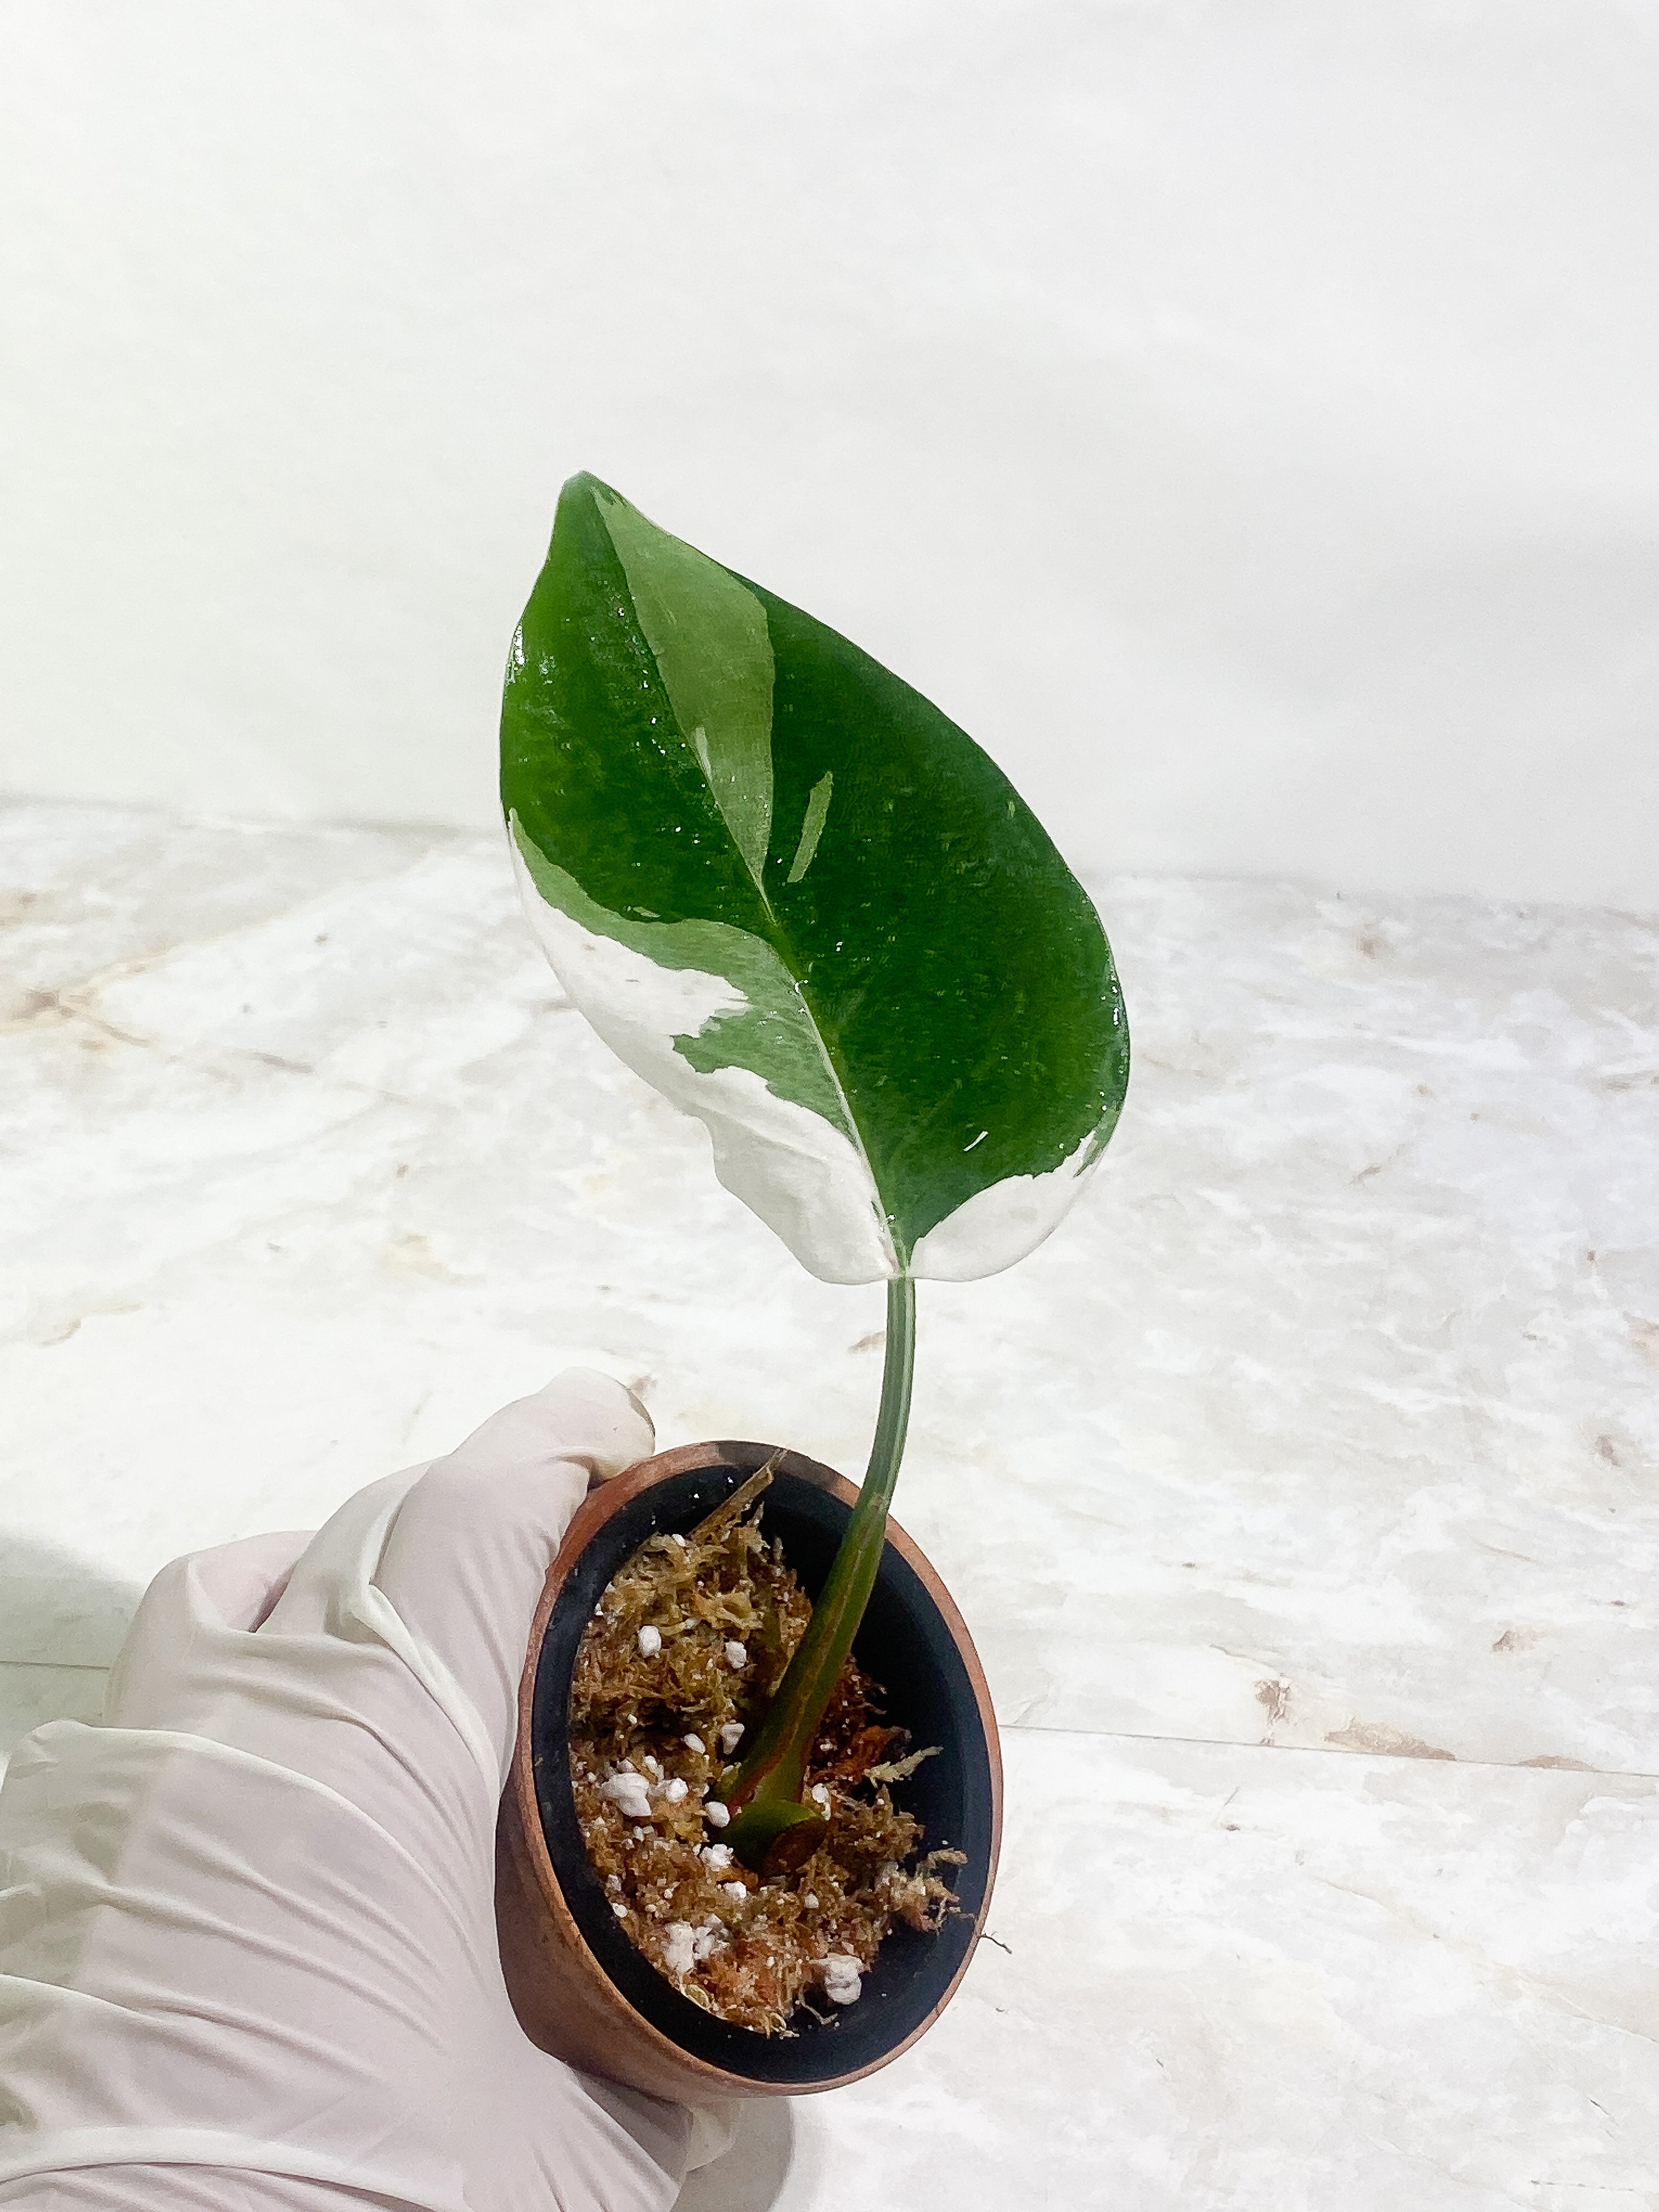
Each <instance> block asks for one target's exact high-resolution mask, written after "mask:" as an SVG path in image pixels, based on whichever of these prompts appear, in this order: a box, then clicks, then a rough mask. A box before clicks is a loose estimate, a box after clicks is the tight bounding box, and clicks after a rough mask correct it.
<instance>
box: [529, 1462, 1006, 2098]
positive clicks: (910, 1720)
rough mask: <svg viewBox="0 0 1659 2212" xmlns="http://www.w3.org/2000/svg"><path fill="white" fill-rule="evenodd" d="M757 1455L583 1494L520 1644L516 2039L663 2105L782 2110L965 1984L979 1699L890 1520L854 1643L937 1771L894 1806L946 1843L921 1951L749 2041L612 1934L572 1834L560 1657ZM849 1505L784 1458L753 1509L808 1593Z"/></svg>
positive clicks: (987, 1766)
mask: <svg viewBox="0 0 1659 2212" xmlns="http://www.w3.org/2000/svg"><path fill="white" fill-rule="evenodd" d="M773 1449H774V1448H773V1447H772V1446H770V1445H768V1444H757V1443H706V1444H686V1445H683V1446H681V1447H680V1449H678V1450H676V1451H668V1452H660V1453H659V1454H658V1455H657V1456H656V1457H655V1458H654V1459H648V1460H641V1462H640V1463H639V1465H638V1466H637V1467H634V1468H629V1470H628V1472H627V1473H626V1474H623V1475H619V1476H618V1477H617V1480H615V1481H614V1482H609V1483H606V1484H605V1485H604V1486H602V1487H600V1488H599V1489H597V1490H595V1491H593V1492H592V1493H591V1494H590V1496H589V1497H588V1498H587V1500H586V1504H584V1505H583V1506H582V1508H581V1510H580V1511H579V1512H578V1514H577V1515H576V1517H575V1519H574V1521H573V1522H571V1524H570V1528H569V1530H568V1534H567V1535H566V1537H565V1541H564V1543H563V1545H562V1547H561V1549H560V1552H559V1555H558V1557H557V1559H555V1561H554V1562H553V1565H552V1567H551V1568H550V1571H549V1573H548V1577H547V1584H546V1588H545V1589H544V1591H543V1594H542V1601H541V1605H540V1607H539V1608H538V1612H537V1614H536V1620H535V1626H534V1627H533V1628H532V1631H531V1636H530V1650H529V1656H528V1658H527V1660H526V1666H525V1672H524V1681H523V1685H522V1687H521V1689H520V1699H519V1741H518V1747H517V1750H516V1752H515V1753H514V1755H513V1772H512V1777H511V1779H510V1780H509V1782H508V1784H507V1793H506V1796H504V1797H503V1799H502V1801H501V1830H500V1836H499V1842H498V1851H497V1864H496V1884H495V1913H496V1922H497V1926H498V1929H499V1932H500V1936H501V1965H502V1968H503V1971H504V1972H505V1974H506V1977H507V1990H508V1992H509V1994H510V1996H512V1999H513V2008H514V2010H515V2011H516V2012H517V2014H518V2015H519V2019H520V2023H521V2025H522V2026H523V2028H524V2031H525V2033H526V2035H528V2036H529V2037H530V2039H531V2040H532V2042H534V2043H536V2044H538V2045H540V2046H541V2048H542V2049H543V2050H544V2051H550V2052H552V2054H553V2055H554V2056H555V2057H558V2058H563V2059H568V2061H569V2063H571V2064H572V2065H574V2066H577V2067H580V2068H581V2069H583V2070H584V2071H586V2072H588V2073H595V2074H602V2075H609V2076H611V2078H612V2079H613V2080H616V2081H626V2082H629V2083H630V2084H631V2085H632V2086H633V2087H635V2088H639V2089H645V2090H648V2091H649V2092H651V2093H653V2095H656V2096H659V2097H672V2098H681V2099H685V2100H690V2101H692V2102H699V2103H707V2102H708V2100H710V2099H712V2098H716V2097H778V2096H795V2095H799V2094H802V2093H805V2092H808V2091H811V2090H817V2089H837V2088H840V2087H842V2085H843V2084H844V2083H846V2082H848V2081H858V2080H859V2079H860V2077H861V2076H862V2075H866V2074H872V2073H874V2072H875V2070H876V2069H877V2068H878V2067H881V2066H884V2065H886V2063H888V2061H889V2060H890V2059H892V2058H896V2057H898V2055H899V2053H900V2052H901V2051H904V2050H907V2049H908V2047H909V2045H911V2044H913V2043H914V2042H915V2040H916V2039H917V2037H918V2036H920V2035H921V2034H922V2033H924V2031H925V2030H926V2029H927V2028H928V2027H931V2025H932V2024H933V2021H935V2020H937V2019H938V2017H939V2014H940V2013H941V2012H942V2011H943V2010H944V2008H945V2004H946V2002H948V2000H949V1999H950V1997H951V1993H952V1991H953V1990H955V1989H956V1986H957V1983H958V1982H959V1981H960V1980H961V1979H962V1977H963V1972H964V1971H965V1970H966V1967H967V1965H968V1960H969V1957H970V1956H971V1955H972V1953H973V1948H974V1945H975V1942H976V1941H977V1940H978V1937H979V1933H980V1930H981V1928H982V1927H983V1925H984V1922H985V1914H986V1910H987V1906H988V1905H989V1902H990V1896H991V1882H992V1878H993V1876H994V1874H995V1871H996V1859H997V1844H998V1840H999V1838H1000V1832H1001V1825H1002V1766H1001V1760H1000V1756H999V1753H998V1746H997V1731H996V1723H995V1721H994V1718H993V1717H992V1712H991V1701H990V1697H989V1695H988V1693H987V1690H986V1686H985V1677H984V1675H983V1674H982V1673H981V1670H980V1664H979V1661H978V1659H977V1658H976V1657H975V1653H974V1647H973V1645H972V1644H971V1643H970V1642H969V1638H968V1632H967V1630H966V1629H965V1628H964V1627H963V1624H962V1620H961V1618H960V1616H959V1615H958V1613H957V1609H956V1607H955V1606H953V1605H952V1604H951V1600H950V1597H949V1595H947V1594H946V1592H945V1587H944V1585H943V1584H942V1583H940V1581H939V1577H938V1576H937V1575H935V1574H934V1572H933V1569H932V1568H931V1567H930V1566H929V1565H928V1564H927V1560H926V1559H924V1558H923V1557H922V1555H921V1553H920V1552H919V1551H918V1550H917V1548H916V1547H915V1544H913V1543H912V1542H911V1541H910V1539H909V1538H908V1536H907V1535H906V1534H904V1532H903V1530H902V1528H898V1527H897V1526H896V1524H894V1523H892V1522H889V1524H888V1531H887V1548H886V1552H885V1554H884V1558H883V1561H882V1566H881V1572H880V1576H879V1578H878V1583H877V1585H876V1590H875V1594H874V1595H873V1596H872V1600H871V1602H870V1607H869V1610H868V1611H867V1612H866V1614H865V1618H864V1622H863V1625H862V1626H861V1627H860V1632H859V1638H858V1644H857V1646H856V1649H857V1651H858V1656H859V1658H860V1662H862V1663H863V1664H864V1665H865V1666H866V1668H868V1670H869V1672H870V1674H872V1676H873V1677H874V1679H875V1680H877V1681H878V1682H881V1683H883V1684H884V1685H885V1686H886V1688H887V1691H888V1701H887V1707H886V1717H887V1718H888V1719H889V1720H890V1721H891V1722H892V1723H895V1724H896V1725H898V1726H901V1727H904V1728H908V1729H909V1730H910V1732H911V1735H912V1738H913V1740H914V1741H915V1743H916V1744H917V1745H921V1744H933V1743H936V1744H939V1745H941V1746H942V1747H943V1752H942V1755H941V1756H940V1757H939V1758H937V1759H928V1760H927V1761H926V1762H925V1764H924V1765H921V1767H920V1768H918V1770H917V1771H916V1772H915V1775H914V1776H912V1777H911V1778H910V1779H909V1781H908V1782H907V1783H906V1784H905V1785H904V1790H903V1796H902V1802H903V1803H905V1804H906V1805H908V1807H909V1808H910V1809H911V1810H912V1811H913V1812H915V1814H917V1816H918V1817H919V1818H920V1819H921V1820H922V1821H923V1822H924V1824H925V1828H926V1837H927V1846H928V1847H930V1848H932V1847H937V1846H939V1845H941V1844H946V1843H949V1844H954V1845H955V1846H956V1848H957V1850H963V1851H965V1852H966V1853H967V1855H968V1863H967V1864H966V1865H965V1866H963V1867H960V1868H958V1869H956V1871H955V1887H956V1889H957V1895H958V1897H959V1899H960V1900H961V1911H960V1915H959V1916H953V1917H951V1918H950V1919H948V1920H947V1921H946V1922H945V1926H944V1927H943V1929H940V1930H939V1933H938V1934H936V1935H921V1934H918V1933H917V1932H916V1931H915V1929H909V1928H906V1927H902V1926H901V1927H897V1928H896V1929H894V1930H893V1933H892V1934H891V1935H890V1936H889V1937H888V1939H887V1941H886V1942H885V1943H884V1944H883V1946H882V1948H881V1951H880V1954H879V1955H878V1958H877V1960H876V1961H875V1964H874V1966H873V1967H872V1970H871V1972H869V1973H868V1974H867V1975H866V1977H865V1981H864V1994H863V1996H861V1997H860V1999H859V2001H858V2002H857V2003H855V2004H853V2005H849V2006H847V2007H844V2008H842V2010H841V2011H840V2012H839V2013H837V2014H836V2015H835V2016H834V2019H833V2021H832V2022H831V2023H829V2024H828V2025H823V2026H820V2025H819V2024H818V2023H817V2022H816V2021H813V2020H811V2018H810V2016H809V2017H808V2018H807V2019H806V2021H805V2023H804V2025H803V2027H802V2028H801V2031H800V2033H799V2034H795V2035H792V2036H764V2035H758V2034H756V2033H753V2032H752V2031H751V2030H750V2029H748V2028H742V2027H730V2026H728V2025H727V2024H726V2022H725V2021H719V2020H716V2019H714V2017H713V2016H712V2015H710V2014H708V2013H706V2012H704V2011H703V2010H702V2008H701V2007H700V2006H698V2005H695V2004H693V2003H692V2002H691V2001H690V1998H689V1997H686V1996H682V1995H681V1993H680V1992H679V1990H677V1989H675V1988H674V1987H673V1986H672V1984H671V1983H669V1982H667V1981H665V1979H664V1978H663V1977H662V1976H661V1975H659V1973H658V1972H656V1970H655V1968H654V1967H653V1966H651V1965H650V1963H649V1961H648V1960H646V1959H645V1958H644V1957H643V1956H642V1955H641V1953H640V1952H638V1951H636V1950H635V1948H634V1946H633V1944H632V1943H630V1942H629V1940H628V1938H627V1936H625V1935H624V1934H623V1930H622V1929H621V1927H620V1926H619V1925H618V1923H617V1918H616V1916H615V1915H614V1913H613V1912H612V1911H611V1901H610V1899H609V1898H608V1897H607V1896H606V1894H605V1890H604V1888H603V1887H602V1886H601V1884H600V1881H599V1877H598V1875H596V1874H595V1873H594V1871H593V1869H592V1863H591V1862H590V1861H589V1859H588V1857H587V1853H586V1848H585V1847H584V1845H583V1843H582V1840H581V1833H580V1829H579V1827H578V1826H577V1822H576V1812H575V1803H574V1796H573V1793H572V1790H571V1787H570V1766H569V1757H568V1735H567V1715H568V1705H569V1696H570V1676H571V1669H572V1668H573V1666H574V1661H575V1654H576V1647H577V1644H578V1643H579V1642H580V1638H581V1632H582V1630H583V1628H584V1627H585V1626H586V1622H587V1620H588V1618H589V1616H590V1614H591V1613H592V1610H593V1607H594V1606H595V1605H596V1604H597V1603H598V1601H599V1597H600V1595H601V1594H602V1592H603V1591H604V1589H605V1585H606V1583H608V1582H609V1581H610V1580H611V1577H612V1576H613V1575H614V1574H615V1573H616V1572H617V1569H618V1568H619V1567H621V1566H622V1565H623V1562H624V1561H625V1560H626V1559H629V1558H630V1557H631V1556H632V1554H633V1553H635V1551H636V1550H637V1549H638V1547H640V1545H641V1544H642V1543H643V1542H644V1541H645V1540H646V1538H647V1536H650V1535H652V1534H656V1533H658V1532H659V1531H660V1532H662V1533H664V1534H672V1533H674V1532H675V1531H676V1530H678V1531H679V1532H681V1533H682V1534H684V1532H685V1531H687V1530H689V1529H690V1528H693V1527H694V1526H695V1525H696V1522H699V1521H701V1520H702V1518H703V1516H704V1515H705V1514H707V1513H709V1512H711V1511H712V1510H713V1509H714V1507H715V1506H716V1505H717V1504H719V1503H720V1500H721V1499H722V1498H725V1497H726V1496H728V1495H729V1494H730V1492H732V1490H733V1489H735V1488H736V1486H737V1485H738V1483H739V1482H741V1481H742V1480H744V1477H745V1476H747V1475H749V1474H753V1472H754V1471H755V1469H756V1468H758V1467H760V1466H762V1465H763V1463H764V1462H766V1461H767V1460H768V1459H769V1458H771V1457H772V1455H773ZM857 1495H858V1492H857V1491H856V1490H855V1489H854V1486H852V1484H851V1483H849V1482H845V1481H843V1480H842V1478H841V1476H840V1475H838V1474H835V1473H833V1472H832V1471H831V1470H830V1469H829V1468H827V1467H820V1466H819V1465H818V1463H817V1462H816V1461H815V1460H810V1459H805V1458H803V1457H802V1456H801V1455H800V1454H799V1452H788V1451H787V1452H784V1453H783V1454H782V1455H781V1461H780V1464H779V1468H778V1472H777V1474H776V1475H775V1478H774V1480H773V1483H772V1486H771V1487H770V1489H769V1491H768V1492H767V1494H766V1507H765V1522H764V1525H765V1527H766V1528H767V1531H768V1533H769V1534H771V1535H775V1536H781V1537H782V1539H783V1543H784V1553H785V1556H786V1557H787V1559H788V1560H789V1563H790V1565H792V1566H793V1568H794V1570H795V1571H796V1573H797V1574H798V1575H799V1577H800V1579H801V1581H802V1583H803V1584H804V1585H805V1588H806V1589H807V1590H808V1592H809V1593H816V1592H817V1589H818V1588H819V1587H820V1585H821V1583H822V1582H823V1577H824V1575H825V1574H826V1573H827V1572H828V1571H829V1562H830V1560H831V1559H832V1558H833V1557H834V1555H835V1551H836V1545H837V1543H838V1542H839V1541H840V1538H841V1534H842V1530H843V1529H844V1528H845V1527H846V1525H847V1519H848V1513H849V1512H850V1510H851V1509H852V1504H853V1501H854V1499H855V1498H856V1497H857Z"/></svg>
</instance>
